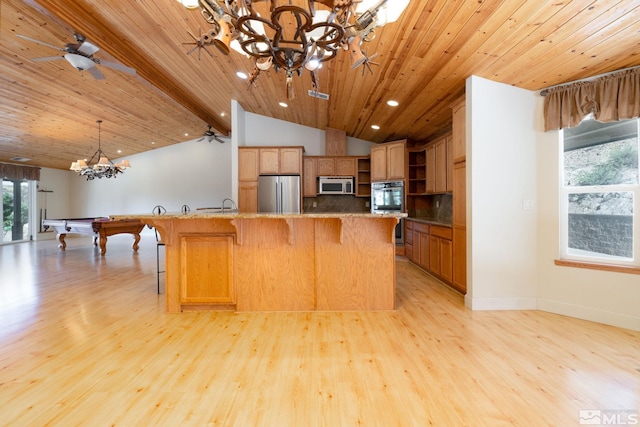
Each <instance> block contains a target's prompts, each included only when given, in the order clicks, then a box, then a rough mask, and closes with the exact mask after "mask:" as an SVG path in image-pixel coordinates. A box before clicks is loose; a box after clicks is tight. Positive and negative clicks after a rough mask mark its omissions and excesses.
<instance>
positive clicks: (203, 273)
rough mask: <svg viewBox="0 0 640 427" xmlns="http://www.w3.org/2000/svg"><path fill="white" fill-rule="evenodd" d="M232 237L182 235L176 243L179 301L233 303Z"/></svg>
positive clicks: (190, 302)
mask: <svg viewBox="0 0 640 427" xmlns="http://www.w3.org/2000/svg"><path fill="white" fill-rule="evenodd" d="M233 239H234V237H233V235H229V234H210V235H207V234H203V235H200V234H198V235H186V236H182V238H181V240H180V267H181V271H180V274H181V276H182V280H181V282H180V283H181V284H182V286H181V289H180V301H181V303H183V304H211V303H214V304H215V303H217V304H233V303H235V294H234V289H233Z"/></svg>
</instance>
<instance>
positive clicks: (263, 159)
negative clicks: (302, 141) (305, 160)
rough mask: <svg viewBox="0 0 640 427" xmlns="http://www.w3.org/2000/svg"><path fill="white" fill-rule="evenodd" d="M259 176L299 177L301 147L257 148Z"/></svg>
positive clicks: (300, 171)
mask: <svg viewBox="0 0 640 427" xmlns="http://www.w3.org/2000/svg"><path fill="white" fill-rule="evenodd" d="M259 153H260V169H259V170H260V175H300V174H301V173H302V147H264V148H259Z"/></svg>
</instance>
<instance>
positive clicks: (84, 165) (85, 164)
mask: <svg viewBox="0 0 640 427" xmlns="http://www.w3.org/2000/svg"><path fill="white" fill-rule="evenodd" d="M96 123H98V150H97V151H96V152H95V153H93V156H91V158H90V159H89V160H88V161H87V160H86V159H85V160H76V161H75V162H73V163H71V167H70V168H69V170H72V171H74V172H77V173H78V175H80V176H84V177H86V178H87V181H89V180H92V179H96V178H116V175H117V174H119V173H123V172H124V171H125V170H126V169H129V168H130V167H131V165H130V164H129V160H123V161H122V163H113V162H112V161H111V160H109V158H108V157H107V155H106V154H104V152H103V151H102V148H100V125H101V123H102V120H96ZM94 159H96V160H97V161H98V162H97V163H95V164H94V163H93V161H94Z"/></svg>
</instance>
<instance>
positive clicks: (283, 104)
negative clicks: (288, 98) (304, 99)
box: [278, 102, 289, 108]
mask: <svg viewBox="0 0 640 427" xmlns="http://www.w3.org/2000/svg"><path fill="white" fill-rule="evenodd" d="M278 105H279V106H281V107H282V108H287V107H288V106H289V105H287V103H286V102H279V103H278Z"/></svg>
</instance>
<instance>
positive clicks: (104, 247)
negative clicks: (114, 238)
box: [94, 236, 107, 255]
mask: <svg viewBox="0 0 640 427" xmlns="http://www.w3.org/2000/svg"><path fill="white" fill-rule="evenodd" d="M94 239H95V240H97V239H98V238H97V237H94ZM95 240H94V241H95ZM106 253H107V236H100V255H104V254H106Z"/></svg>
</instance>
